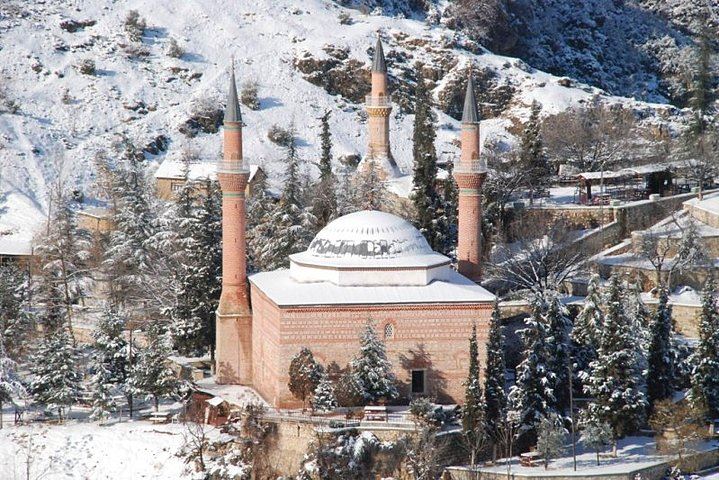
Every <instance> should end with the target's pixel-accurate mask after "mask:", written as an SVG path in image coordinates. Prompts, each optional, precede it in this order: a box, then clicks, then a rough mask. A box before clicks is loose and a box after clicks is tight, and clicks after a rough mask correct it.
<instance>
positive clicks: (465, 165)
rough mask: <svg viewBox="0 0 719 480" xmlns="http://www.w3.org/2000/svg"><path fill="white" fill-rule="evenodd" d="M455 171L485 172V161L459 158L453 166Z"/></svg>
mask: <svg viewBox="0 0 719 480" xmlns="http://www.w3.org/2000/svg"><path fill="white" fill-rule="evenodd" d="M453 171H454V172H455V173H465V174H466V173H487V162H486V161H485V160H484V159H476V160H470V161H462V160H460V161H459V162H457V164H456V165H455V167H454V170H453Z"/></svg>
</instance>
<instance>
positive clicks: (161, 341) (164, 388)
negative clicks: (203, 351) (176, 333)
mask: <svg viewBox="0 0 719 480" xmlns="http://www.w3.org/2000/svg"><path fill="white" fill-rule="evenodd" d="M146 335H147V346H146V347H145V348H143V349H142V350H140V352H139V354H138V358H137V361H136V362H135V363H134V364H133V365H132V368H131V371H130V375H129V378H128V381H127V383H128V387H129V389H130V391H131V392H132V393H133V394H135V395H138V394H140V395H141V394H144V395H146V396H147V397H148V399H149V398H152V400H153V402H154V404H155V410H156V411H157V410H159V408H160V398H162V397H164V396H168V395H171V394H173V393H175V392H176V391H177V387H178V381H177V377H176V376H175V373H174V372H173V371H172V369H170V367H169V366H168V365H167V357H168V356H169V355H170V348H169V345H168V343H169V341H168V338H167V336H166V335H165V334H163V333H162V332H161V331H160V329H159V327H158V326H157V325H150V326H149V328H148V330H147V332H146Z"/></svg>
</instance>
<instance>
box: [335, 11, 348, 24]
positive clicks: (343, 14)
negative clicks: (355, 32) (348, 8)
mask: <svg viewBox="0 0 719 480" xmlns="http://www.w3.org/2000/svg"><path fill="white" fill-rule="evenodd" d="M337 20H339V22H340V25H352V16H351V15H350V14H349V13H347V12H340V14H339V15H337Z"/></svg>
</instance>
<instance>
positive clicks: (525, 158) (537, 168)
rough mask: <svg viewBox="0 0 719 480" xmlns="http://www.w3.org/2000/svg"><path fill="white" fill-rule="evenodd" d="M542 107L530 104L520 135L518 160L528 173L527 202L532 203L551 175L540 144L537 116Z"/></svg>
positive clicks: (540, 137)
mask: <svg viewBox="0 0 719 480" xmlns="http://www.w3.org/2000/svg"><path fill="white" fill-rule="evenodd" d="M541 111H542V105H541V104H540V103H539V102H537V101H536V100H535V101H533V102H532V106H531V109H530V114H529V120H527V123H525V124H524V130H523V131H522V135H521V144H520V154H519V158H520V160H521V162H522V166H523V168H524V169H525V170H526V171H527V172H528V174H529V175H528V176H527V179H528V180H529V181H528V182H527V188H528V189H529V202H530V203H533V202H534V198H535V197H536V196H537V195H538V194H540V193H542V191H544V190H545V189H546V188H547V187H548V186H549V179H550V176H551V174H552V171H551V168H550V165H549V160H548V159H547V155H546V153H545V151H544V145H543V143H542V133H541V129H540V126H541V123H540V118H539V114H540V113H541Z"/></svg>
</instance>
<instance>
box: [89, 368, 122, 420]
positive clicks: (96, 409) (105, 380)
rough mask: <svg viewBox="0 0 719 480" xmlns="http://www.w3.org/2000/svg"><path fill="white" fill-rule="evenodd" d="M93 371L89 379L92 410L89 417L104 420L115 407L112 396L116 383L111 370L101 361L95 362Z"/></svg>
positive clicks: (115, 403)
mask: <svg viewBox="0 0 719 480" xmlns="http://www.w3.org/2000/svg"><path fill="white" fill-rule="evenodd" d="M93 368H94V370H95V373H94V374H93V375H92V378H91V379H90V388H91V392H92V411H91V413H90V418H92V419H93V420H100V421H104V420H105V419H107V418H108V417H109V416H110V415H111V413H112V412H113V411H114V410H115V409H116V408H117V402H116V401H115V398H114V396H113V391H114V389H115V386H116V383H115V380H114V378H113V374H112V372H110V370H108V369H107V368H106V367H105V365H104V364H103V363H101V362H95V364H94V366H93Z"/></svg>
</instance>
